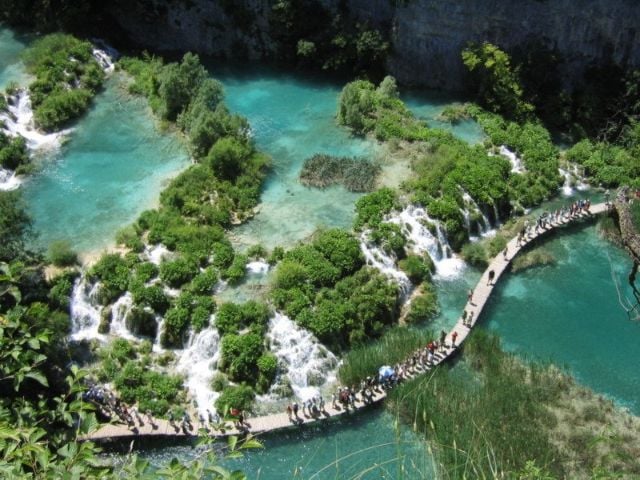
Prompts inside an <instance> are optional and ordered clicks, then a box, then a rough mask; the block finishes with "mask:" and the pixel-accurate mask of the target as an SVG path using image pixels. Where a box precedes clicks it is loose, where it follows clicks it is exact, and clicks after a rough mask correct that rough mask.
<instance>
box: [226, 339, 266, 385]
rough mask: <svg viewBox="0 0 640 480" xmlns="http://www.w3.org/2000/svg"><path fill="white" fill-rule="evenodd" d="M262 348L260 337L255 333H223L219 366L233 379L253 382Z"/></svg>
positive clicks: (255, 377)
mask: <svg viewBox="0 0 640 480" xmlns="http://www.w3.org/2000/svg"><path fill="white" fill-rule="evenodd" d="M263 350H264V347H263V343H262V337H261V336H260V335H257V334H255V333H247V334H245V335H234V334H228V335H225V336H224V337H223V338H222V348H221V365H220V368H221V370H223V371H225V372H227V373H228V374H229V378H231V379H232V380H234V381H248V382H255V381H256V379H257V375H258V365H257V362H258V359H259V358H260V356H261V355H262V352H263Z"/></svg>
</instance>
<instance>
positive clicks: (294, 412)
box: [292, 402, 299, 420]
mask: <svg viewBox="0 0 640 480" xmlns="http://www.w3.org/2000/svg"><path fill="white" fill-rule="evenodd" d="M292 408H293V416H294V417H295V418H296V420H297V419H298V408H299V407H298V403H297V402H293V407H292Z"/></svg>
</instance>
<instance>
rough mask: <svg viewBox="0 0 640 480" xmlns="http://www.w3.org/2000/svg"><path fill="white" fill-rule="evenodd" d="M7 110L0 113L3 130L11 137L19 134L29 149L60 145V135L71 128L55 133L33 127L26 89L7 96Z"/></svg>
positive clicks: (36, 149)
mask: <svg viewBox="0 0 640 480" xmlns="http://www.w3.org/2000/svg"><path fill="white" fill-rule="evenodd" d="M8 109H9V112H8V113H0V123H4V130H5V131H6V133H7V134H8V135H10V136H12V137H16V136H18V135H20V136H21V137H24V139H25V140H26V141H27V147H28V148H29V150H34V151H43V150H53V149H56V148H59V147H60V141H61V139H62V137H63V136H64V135H66V134H68V133H69V132H70V131H71V130H70V129H67V130H62V131H60V132H56V133H40V132H39V131H37V130H36V129H35V125H34V122H33V110H32V108H31V99H30V98H29V93H28V92H27V91H26V90H19V91H18V93H17V94H16V95H14V96H12V97H10V98H9V108H8Z"/></svg>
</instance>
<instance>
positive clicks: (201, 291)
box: [187, 267, 218, 295]
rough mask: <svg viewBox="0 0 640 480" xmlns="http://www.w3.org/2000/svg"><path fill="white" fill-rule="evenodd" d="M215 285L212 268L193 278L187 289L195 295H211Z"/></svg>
mask: <svg viewBox="0 0 640 480" xmlns="http://www.w3.org/2000/svg"><path fill="white" fill-rule="evenodd" d="M216 283H218V274H217V273H216V270H215V269H214V268H213V267H207V268H206V269H204V270H203V271H202V272H200V273H198V274H197V275H196V276H195V277H193V280H191V283H190V284H189V285H188V286H187V289H188V290H189V291H190V292H191V293H194V294H196V295H211V293H212V292H213V289H214V287H215V286H216Z"/></svg>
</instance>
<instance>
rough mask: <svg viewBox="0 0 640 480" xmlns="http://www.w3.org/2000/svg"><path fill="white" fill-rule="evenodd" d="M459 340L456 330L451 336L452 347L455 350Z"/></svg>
mask: <svg viewBox="0 0 640 480" xmlns="http://www.w3.org/2000/svg"><path fill="white" fill-rule="evenodd" d="M457 338H458V332H456V331H455V330H454V331H453V333H452V334H451V346H452V347H453V348H456V339H457Z"/></svg>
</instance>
